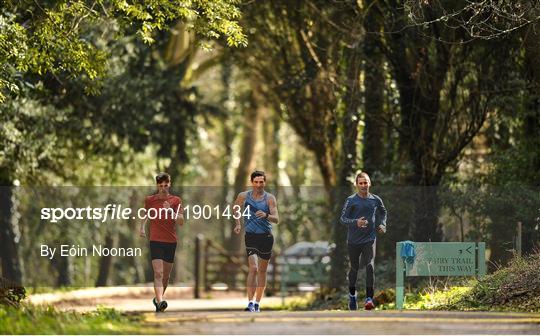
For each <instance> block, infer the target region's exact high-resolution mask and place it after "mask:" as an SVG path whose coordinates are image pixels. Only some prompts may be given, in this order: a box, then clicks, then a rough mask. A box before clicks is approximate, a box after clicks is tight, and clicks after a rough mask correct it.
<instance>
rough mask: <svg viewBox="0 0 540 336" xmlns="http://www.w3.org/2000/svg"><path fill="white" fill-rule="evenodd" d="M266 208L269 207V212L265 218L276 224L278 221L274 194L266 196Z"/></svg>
mask: <svg viewBox="0 0 540 336" xmlns="http://www.w3.org/2000/svg"><path fill="white" fill-rule="evenodd" d="M268 208H270V214H269V215H268V217H266V219H268V221H269V222H271V223H274V224H278V223H279V214H278V210H277V200H276V197H275V196H274V195H270V197H269V198H268Z"/></svg>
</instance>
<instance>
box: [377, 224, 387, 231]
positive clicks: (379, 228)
mask: <svg viewBox="0 0 540 336" xmlns="http://www.w3.org/2000/svg"><path fill="white" fill-rule="evenodd" d="M377 232H379V233H386V226H384V225H379V226H377Z"/></svg>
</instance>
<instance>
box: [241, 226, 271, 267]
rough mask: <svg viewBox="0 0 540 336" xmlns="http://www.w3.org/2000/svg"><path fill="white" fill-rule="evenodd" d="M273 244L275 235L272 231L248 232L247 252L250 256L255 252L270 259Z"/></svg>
mask: <svg viewBox="0 0 540 336" xmlns="http://www.w3.org/2000/svg"><path fill="white" fill-rule="evenodd" d="M273 246H274V236H272V234H271V233H250V232H246V253H247V255H248V257H249V256H250V255H254V254H255V255H258V256H259V258H261V259H264V260H270V257H271V256H272V247H273Z"/></svg>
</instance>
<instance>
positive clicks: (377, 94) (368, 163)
mask: <svg viewBox="0 0 540 336" xmlns="http://www.w3.org/2000/svg"><path fill="white" fill-rule="evenodd" d="M369 2H371V1H369ZM364 27H365V30H366V32H367V34H366V36H365V39H364V55H365V62H366V63H365V67H364V88H365V93H364V96H365V127H364V146H363V153H362V159H363V162H364V165H363V170H365V171H366V172H368V173H369V174H370V175H372V174H373V173H374V172H376V171H379V172H382V171H385V170H386V169H385V166H388V162H386V147H385V145H384V139H385V137H384V135H385V132H386V127H385V121H384V119H383V114H384V86H385V80H384V55H383V54H382V53H381V51H380V50H379V48H378V44H379V43H380V41H379V37H378V35H377V34H376V33H377V32H380V30H381V24H380V22H379V21H378V18H377V17H376V11H374V10H371V11H368V13H367V15H366V18H365V21H364ZM385 163H386V164H385Z"/></svg>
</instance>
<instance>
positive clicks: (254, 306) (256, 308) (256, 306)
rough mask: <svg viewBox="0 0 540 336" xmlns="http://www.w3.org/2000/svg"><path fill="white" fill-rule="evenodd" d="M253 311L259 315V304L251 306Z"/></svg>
mask: <svg viewBox="0 0 540 336" xmlns="http://www.w3.org/2000/svg"><path fill="white" fill-rule="evenodd" d="M253 311H254V312H255V313H260V312H261V309H260V308H259V304H258V303H256V304H254V305H253Z"/></svg>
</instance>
